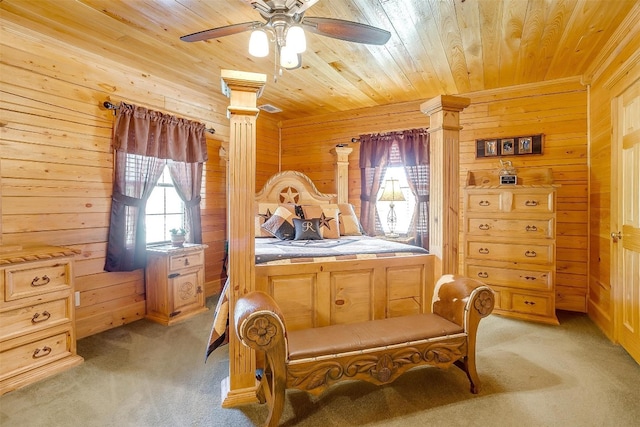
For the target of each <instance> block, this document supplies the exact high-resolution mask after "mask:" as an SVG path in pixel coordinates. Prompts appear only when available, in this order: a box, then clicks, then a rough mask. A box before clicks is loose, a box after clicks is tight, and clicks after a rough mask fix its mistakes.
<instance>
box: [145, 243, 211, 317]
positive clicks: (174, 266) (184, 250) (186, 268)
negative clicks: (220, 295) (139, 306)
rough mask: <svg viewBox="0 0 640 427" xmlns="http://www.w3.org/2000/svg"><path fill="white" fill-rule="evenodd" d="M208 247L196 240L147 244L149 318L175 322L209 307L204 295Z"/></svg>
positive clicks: (146, 280) (147, 315)
mask: <svg viewBox="0 0 640 427" xmlns="http://www.w3.org/2000/svg"><path fill="white" fill-rule="evenodd" d="M207 247H208V246H207V245H201V244H193V243H184V244H183V245H182V246H174V245H173V244H165V245H158V246H149V247H147V268H146V272H145V284H146V301H147V314H146V318H147V319H149V320H153V321H154V322H158V323H162V324H163V325H172V324H174V323H177V322H179V321H182V320H184V319H187V318H189V317H191V316H194V315H196V314H199V313H202V312H204V311H207V310H208V308H207V307H206V306H205V298H204V295H205V293H204V250H205V248H207Z"/></svg>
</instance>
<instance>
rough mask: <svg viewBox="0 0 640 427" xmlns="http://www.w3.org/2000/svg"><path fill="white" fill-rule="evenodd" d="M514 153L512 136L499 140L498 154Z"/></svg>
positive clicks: (508, 154) (507, 154)
mask: <svg viewBox="0 0 640 427" xmlns="http://www.w3.org/2000/svg"><path fill="white" fill-rule="evenodd" d="M515 153H516V149H515V141H514V138H507V139H501V140H500V154H502V155H503V156H510V155H513V154H515Z"/></svg>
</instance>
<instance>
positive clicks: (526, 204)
mask: <svg viewBox="0 0 640 427" xmlns="http://www.w3.org/2000/svg"><path fill="white" fill-rule="evenodd" d="M538 204H539V203H538V201H537V200H527V201H526V202H524V205H525V206H538Z"/></svg>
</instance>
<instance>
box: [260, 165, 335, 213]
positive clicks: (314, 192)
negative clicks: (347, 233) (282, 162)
mask: <svg viewBox="0 0 640 427" xmlns="http://www.w3.org/2000/svg"><path fill="white" fill-rule="evenodd" d="M336 199H337V195H336V194H324V193H321V192H319V191H318V189H317V188H316V186H315V184H314V183H313V182H312V181H311V179H310V178H309V177H308V176H307V175H305V174H303V173H302V172H297V171H282V172H279V173H277V174H275V175H273V176H272V177H271V178H269V180H268V181H267V182H266V183H265V184H264V187H263V188H262V190H260V192H258V193H257V194H256V202H257V203H277V204H280V203H294V204H296V205H322V204H327V203H336Z"/></svg>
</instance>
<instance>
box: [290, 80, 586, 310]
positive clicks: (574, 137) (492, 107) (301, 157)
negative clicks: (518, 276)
mask: <svg viewBox="0 0 640 427" xmlns="http://www.w3.org/2000/svg"><path fill="white" fill-rule="evenodd" d="M467 96H468V97H469V98H471V105H470V106H469V107H467V108H466V109H465V110H464V111H463V112H462V113H461V114H460V121H461V123H460V124H461V126H462V129H461V131H460V175H459V178H460V182H461V183H462V182H464V180H465V178H466V172H467V171H468V170H469V169H473V170H482V169H496V168H498V167H499V164H498V162H497V159H490V158H488V159H476V158H475V139H479V138H485V137H498V138H499V137H508V136H517V135H527V134H535V133H544V135H545V143H544V147H543V154H542V155H536V156H533V155H532V156H514V157H508V159H510V160H512V161H513V162H514V165H515V166H516V168H536V167H540V168H543V167H548V168H551V169H552V170H553V174H554V181H555V182H557V183H559V184H561V185H563V186H564V187H565V188H563V187H560V189H559V190H560V193H559V197H558V200H557V202H558V206H559V209H558V215H557V216H558V219H557V231H558V241H559V251H558V252H559V256H558V266H559V271H558V274H557V277H556V281H557V289H558V295H557V306H558V307H559V308H563V309H568V310H575V311H581V312H584V311H585V307H586V305H585V304H586V303H585V301H586V294H587V285H586V284H587V267H588V257H587V256H586V253H585V251H586V250H587V235H588V203H587V200H588V198H587V188H588V176H589V174H588V167H587V153H588V151H587V95H586V88H585V86H584V85H583V84H582V83H581V82H580V80H579V79H578V78H569V79H560V80H554V81H550V82H547V83H542V84H525V85H519V86H513V87H511V88H506V89H491V90H486V91H481V92H475V93H470V94H468V95H467ZM425 118H426V119H428V118H427V117H423V118H421V117H420V112H419V104H418V103H403V104H395V105H391V106H385V107H373V108H368V109H361V110H354V111H350V112H347V113H345V114H340V115H339V116H338V115H330V116H327V115H323V116H314V117H308V118H305V119H296V120H287V121H284V122H283V123H282V161H283V169H300V168H302V169H304V171H305V173H307V174H308V175H310V176H311V177H312V179H314V181H315V180H316V179H320V180H321V182H320V183H318V182H316V184H317V185H318V189H319V191H324V192H331V191H334V189H333V188H332V185H333V175H332V173H333V171H332V170H331V167H332V163H331V160H330V154H329V151H330V149H331V148H333V147H334V146H335V144H336V143H347V144H349V146H350V147H353V148H354V151H353V153H352V154H351V156H350V157H349V202H350V203H353V204H354V205H355V206H356V208H357V211H358V212H359V208H360V169H359V166H358V163H359V145H358V144H357V143H352V142H351V138H353V137H357V136H358V135H360V134H367V133H377V132H387V131H392V130H400V129H411V128H419V127H428V125H429V122H428V120H424V119H425ZM309 153H312V155H311V156H309V155H308V154H309ZM305 154H306V155H305ZM325 180H326V181H325ZM462 220H463V219H462V218H461V221H462ZM460 249H461V254H460V255H461V256H462V255H463V253H462V252H463V248H462V246H460Z"/></svg>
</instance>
